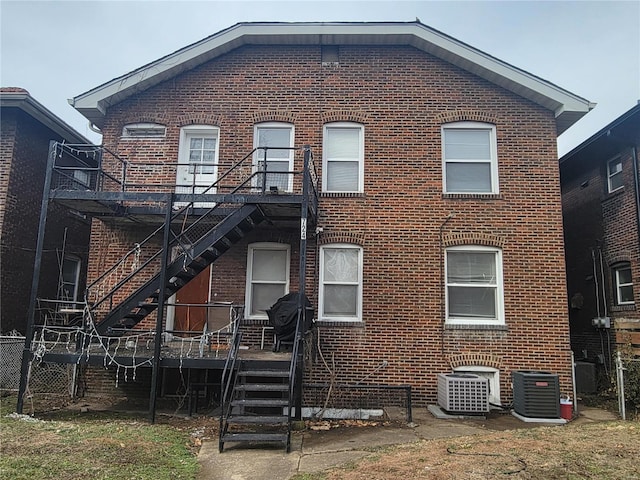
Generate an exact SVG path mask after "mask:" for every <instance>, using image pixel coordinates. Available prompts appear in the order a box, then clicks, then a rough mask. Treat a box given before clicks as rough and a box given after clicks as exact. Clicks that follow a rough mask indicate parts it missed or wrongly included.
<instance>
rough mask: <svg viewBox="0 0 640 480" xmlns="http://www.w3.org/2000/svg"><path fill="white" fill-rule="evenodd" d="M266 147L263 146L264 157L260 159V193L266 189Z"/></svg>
mask: <svg viewBox="0 0 640 480" xmlns="http://www.w3.org/2000/svg"><path fill="white" fill-rule="evenodd" d="M267 150H268V148H267V147H264V157H263V160H262V193H263V194H264V193H265V192H266V191H267Z"/></svg>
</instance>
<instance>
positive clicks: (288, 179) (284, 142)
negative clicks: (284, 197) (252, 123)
mask: <svg viewBox="0 0 640 480" xmlns="http://www.w3.org/2000/svg"><path fill="white" fill-rule="evenodd" d="M255 147H256V148H259V147H273V148H268V149H267V150H262V149H258V150H257V151H256V153H255V160H254V164H255V166H256V169H257V171H258V172H260V173H259V174H258V175H257V176H256V177H255V181H254V186H257V187H263V188H265V190H270V189H271V188H273V187H275V188H277V189H278V190H281V191H285V192H289V191H291V188H292V181H293V175H291V174H289V173H271V172H292V171H293V150H292V149H291V148H292V147H293V126H291V125H287V124H280V123H277V124H273V123H268V124H261V125H257V126H256V134H255ZM262 172H266V174H265V173H262ZM265 175H266V176H265ZM263 182H264V184H263Z"/></svg>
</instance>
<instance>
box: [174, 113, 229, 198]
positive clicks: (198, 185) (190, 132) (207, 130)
mask: <svg viewBox="0 0 640 480" xmlns="http://www.w3.org/2000/svg"><path fill="white" fill-rule="evenodd" d="M191 137H202V138H212V137H214V138H215V142H216V145H215V154H214V159H213V172H212V173H206V174H204V173H200V174H198V173H190V172H189V169H190V166H191V163H190V162H189V152H190V139H191ZM219 150H220V128H218V127H215V126H213V125H188V126H185V127H182V128H181V129H180V141H179V144H178V163H177V165H176V189H175V190H176V193H182V194H184V193H187V194H190V193H200V192H201V191H203V190H205V189H206V188H207V187H209V186H211V184H212V183H214V182H215V181H216V180H217V179H218V159H219ZM185 169H186V170H187V172H186V173H185ZM181 176H184V177H185V180H186V179H187V178H186V177H189V179H190V180H191V181H192V183H191V184H190V185H186V184H185V183H184V181H182V182H181V181H180V177H181ZM216 190H217V189H216V188H213V189H211V190H209V191H208V192H207V193H212V194H213V193H216ZM179 206H182V205H179ZM194 206H196V207H202V208H209V207H213V206H214V204H213V203H212V204H209V203H198V204H196V205H194Z"/></svg>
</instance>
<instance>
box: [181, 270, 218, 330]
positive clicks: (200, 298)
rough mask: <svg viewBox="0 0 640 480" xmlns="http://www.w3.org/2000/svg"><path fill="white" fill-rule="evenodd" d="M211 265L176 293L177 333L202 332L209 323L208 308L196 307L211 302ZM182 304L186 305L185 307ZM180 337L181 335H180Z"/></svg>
mask: <svg viewBox="0 0 640 480" xmlns="http://www.w3.org/2000/svg"><path fill="white" fill-rule="evenodd" d="M210 279H211V265H209V266H208V267H207V268H205V269H204V270H203V271H202V272H200V273H199V274H198V275H196V276H195V277H194V278H193V279H192V280H191V281H190V282H189V283H187V284H186V285H185V286H184V287H182V288H181V289H180V290H178V292H177V293H176V308H175V316H174V321H173V329H174V331H176V332H202V329H203V328H204V325H205V323H206V321H207V308H206V307H204V306H203V307H198V306H195V305H201V304H206V303H208V302H209V288H210ZM180 304H186V305H184V306H182V305H180ZM178 335H179V333H178Z"/></svg>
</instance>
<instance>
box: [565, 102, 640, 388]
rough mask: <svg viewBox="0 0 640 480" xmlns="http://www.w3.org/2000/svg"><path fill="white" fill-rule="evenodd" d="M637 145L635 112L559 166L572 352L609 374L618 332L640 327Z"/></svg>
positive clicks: (639, 124) (639, 127)
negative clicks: (627, 325) (625, 324)
mask: <svg viewBox="0 0 640 480" xmlns="http://www.w3.org/2000/svg"><path fill="white" fill-rule="evenodd" d="M639 146H640V105H636V106H635V107H633V108H631V109H630V110H628V111H627V112H625V113H624V114H622V115H621V116H620V117H618V118H616V119H615V120H614V121H613V122H611V123H610V124H608V125H607V126H605V127H604V128H602V129H601V130H600V131H598V132H597V133H595V134H593V135H592V136H591V137H589V138H588V139H587V140H585V141H584V142H582V143H581V144H580V145H578V146H577V147H575V148H574V149H573V150H571V151H570V152H569V153H567V154H565V155H563V156H562V158H561V159H560V179H561V184H562V209H563V217H564V230H565V248H566V262H567V289H568V294H569V299H570V311H569V320H570V325H571V348H572V349H573V351H574V353H575V354H576V358H578V359H583V360H586V361H588V362H591V363H592V364H596V365H599V366H600V368H601V369H602V370H605V372H606V370H607V369H608V367H610V366H611V357H612V353H613V350H614V349H615V335H614V333H613V328H614V327H615V326H616V324H617V323H620V322H622V321H623V320H636V321H637V320H640V314H638V311H637V308H636V305H637V299H638V298H640V291H639V290H638V279H639V278H640V243H639V240H640V237H639V236H640V217H639V215H640V200H639V199H640V188H639V186H638V147H639ZM612 320H613V321H612ZM634 343H637V342H634ZM591 388H593V387H591Z"/></svg>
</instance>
